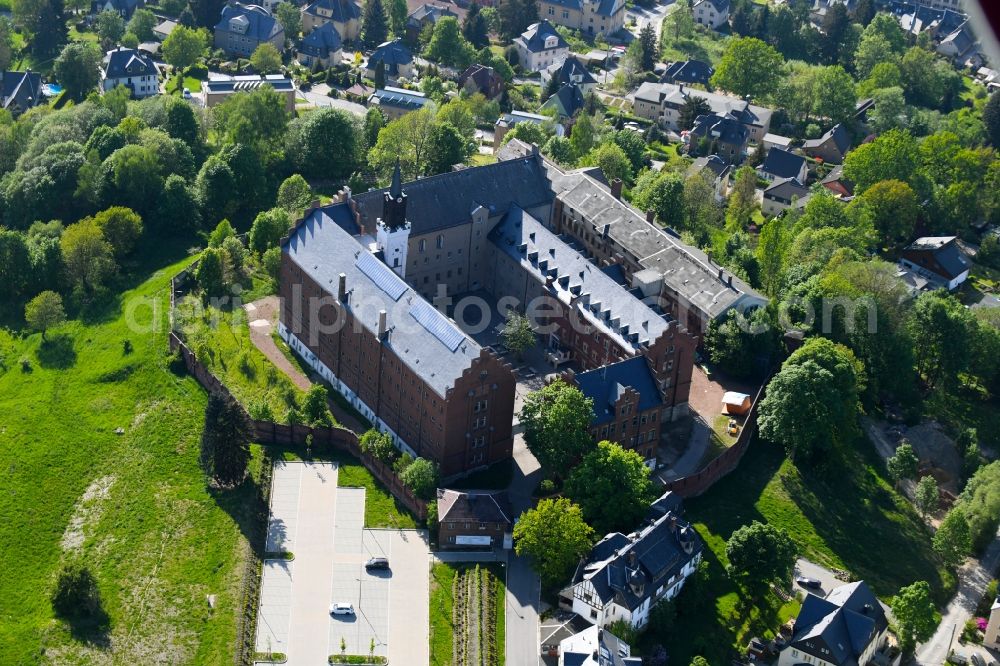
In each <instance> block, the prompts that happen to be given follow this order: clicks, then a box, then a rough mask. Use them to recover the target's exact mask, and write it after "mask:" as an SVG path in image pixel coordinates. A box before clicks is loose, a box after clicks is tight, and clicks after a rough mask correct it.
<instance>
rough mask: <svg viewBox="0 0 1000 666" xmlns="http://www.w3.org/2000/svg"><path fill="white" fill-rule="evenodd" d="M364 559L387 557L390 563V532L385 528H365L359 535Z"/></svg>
mask: <svg viewBox="0 0 1000 666" xmlns="http://www.w3.org/2000/svg"><path fill="white" fill-rule="evenodd" d="M361 541H362V543H363V547H364V554H365V559H368V558H369V557H387V558H389V564H390V565H391V564H392V556H391V551H392V533H391V532H387V531H385V530H365V531H364V533H363V534H362V536H361Z"/></svg>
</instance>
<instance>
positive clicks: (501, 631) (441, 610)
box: [430, 562, 507, 666]
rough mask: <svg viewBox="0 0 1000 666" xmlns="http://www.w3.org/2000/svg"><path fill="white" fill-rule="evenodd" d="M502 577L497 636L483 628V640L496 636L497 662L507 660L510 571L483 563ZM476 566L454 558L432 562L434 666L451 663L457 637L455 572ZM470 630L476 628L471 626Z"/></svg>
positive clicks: (497, 578) (431, 636)
mask: <svg viewBox="0 0 1000 666" xmlns="http://www.w3.org/2000/svg"><path fill="white" fill-rule="evenodd" d="M479 566H480V567H481V568H483V569H486V570H488V571H489V572H490V573H492V574H493V577H494V578H495V579H496V580H497V581H498V583H499V584H498V585H497V589H496V598H495V600H494V603H495V607H496V614H497V617H496V627H495V631H494V632H493V636H492V637H491V636H488V632H487V631H486V629H485V628H483V640H484V641H486V640H492V642H493V644H494V646H495V648H496V650H495V652H496V655H497V662H496V663H497V664H499V665H500V666H503V664H504V663H505V654H504V650H505V648H506V645H507V642H506V616H505V609H506V603H507V597H506V593H507V590H506V574H507V572H506V571H505V570H504V567H503V566H501V565H500V564H480V565H479ZM475 568H476V565H475V564H454V563H450V562H435V563H434V564H433V565H432V566H431V573H430V577H431V581H430V655H431V666H451V664H452V658H453V652H452V650H453V646H454V639H455V629H456V627H455V624H454V622H453V621H452V610H453V608H454V606H455V598H454V595H453V585H454V582H455V576H457V575H458V574H460V573H464V572H466V571H470V570H473V569H475ZM468 630H469V631H473V630H474V628H473V627H470V628H469V629H468Z"/></svg>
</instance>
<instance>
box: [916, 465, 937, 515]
mask: <svg viewBox="0 0 1000 666" xmlns="http://www.w3.org/2000/svg"><path fill="white" fill-rule="evenodd" d="M913 503H914V504H915V505H916V507H917V511H919V512H920V515H921V516H927V514H929V513H934V512H935V511H936V510H937V508H938V505H939V504H940V499H939V497H938V484H937V481H936V480H935V479H934V477H933V476H931V475H930V474H928V475H927V476H924V477H921V479H920V481H919V482H918V483H917V489H916V491H915V492H914V494H913Z"/></svg>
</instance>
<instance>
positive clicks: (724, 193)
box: [687, 155, 733, 203]
mask: <svg viewBox="0 0 1000 666" xmlns="http://www.w3.org/2000/svg"><path fill="white" fill-rule="evenodd" d="M702 172H706V173H708V174H709V176H710V178H711V181H712V184H713V188H714V190H715V200H716V202H718V203H722V202H723V201H725V200H726V197H728V196H729V183H730V179H731V178H732V174H733V165H731V164H730V163H729V162H727V161H726V160H724V159H722V158H721V157H719V156H718V155H708V156H706V157H699V158H697V159H696V160H695V161H694V163H692V164H691V166H690V167H689V168H688V170H687V175H688V176H692V175H694V174H697V173H702Z"/></svg>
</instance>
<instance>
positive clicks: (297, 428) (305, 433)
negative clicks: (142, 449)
mask: <svg viewBox="0 0 1000 666" xmlns="http://www.w3.org/2000/svg"><path fill="white" fill-rule="evenodd" d="M177 349H180V350H181V356H182V357H183V359H184V365H185V367H186V368H187V370H188V372H189V373H190V374H191V376H193V377H194V378H195V379H196V380H198V383H199V384H201V385H202V386H203V387H204V388H205V390H206V391H210V392H214V393H218V394H220V395H223V396H226V397H228V398H230V399H232V400H233V401H234V402H236V403H237V404H239V401H237V400H236V399H235V398H234V397H233V395H232V393H230V392H229V389H228V388H226V386H225V384H223V383H222V382H221V381H219V379H218V377H216V376H215V375H214V374H212V372H211V371H210V370H209V369H208V368H206V367H205V366H204V365H202V364H201V363H200V362H198V359H197V358H195V355H194V353H193V352H192V351H191V349H190V348H189V347H188V346H187V345H186V344H184V341H183V340H181V338H180V336H179V335H178V334H177V333H176V332H175V331H171V332H170V351H176V350H177ZM250 423H251V425H252V427H253V438H254V441H256V442H258V443H260V444H274V445H278V446H292V447H296V448H301V449H302V450H303V451H305V449H306V446H307V443H308V446H309V448H310V450H311V451H313V452H315V453H320V454H322V453H326V452H331V451H336V452H341V453H348V454H350V455H352V456H354V457H355V458H358V459H359V460H360V461H361V464H362V465H364V466H365V468H366V469H367V470H368V471H369V472H371V474H372V476H374V477H375V478H376V479H378V480H379V481H380V482H381V483H382V484H383V485H385V487H386V488H388V489H389V492H390V493H392V495H393V497H395V498H396V500H397V501H399V502H400V503H401V504H402V505H403V506H405V507H406V508H407V509H409V511H410V512H411V513H413V514H414V515H416V516H417V517H418V518H419V519H420V520H425V519H426V518H427V503H426V502H424V501H423V500H421V499H420V498H419V497H417V496H416V495H414V494H413V493H412V492H411V491H410V489H409V488H407V487H406V486H405V485H403V482H402V481H401V480H400V479H399V477H398V476H396V473H395V472H394V471H393V469H392V467H390V466H389V465H386V464H385V463H383V462H382V461H380V460H378V459H376V458H373V457H372V456H370V455H368V454H367V453H365V452H364V451H362V450H361V446H360V443H359V441H358V436H357V434H355V433H354V432H353V431H351V430H348V429H346V428H340V427H337V426H332V427H312V426H306V425H288V424H284V423H275V422H273V421H264V420H259V419H250Z"/></svg>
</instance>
